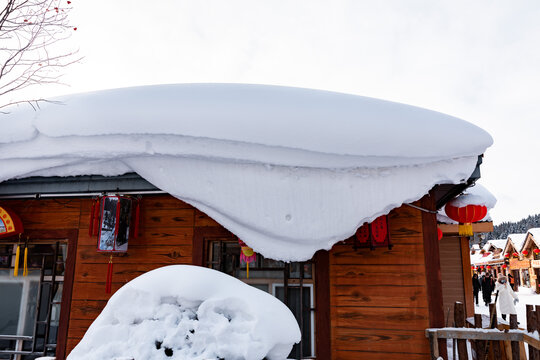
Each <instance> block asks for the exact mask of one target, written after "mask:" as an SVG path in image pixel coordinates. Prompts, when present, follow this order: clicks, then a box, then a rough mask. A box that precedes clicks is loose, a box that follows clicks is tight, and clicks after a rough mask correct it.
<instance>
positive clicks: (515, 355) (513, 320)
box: [510, 314, 519, 360]
mask: <svg viewBox="0 0 540 360" xmlns="http://www.w3.org/2000/svg"><path fill="white" fill-rule="evenodd" d="M517 328H518V321H517V315H515V314H510V329H511V330H512V329H517ZM510 346H511V347H512V360H519V342H517V341H512V342H511V345H510Z"/></svg>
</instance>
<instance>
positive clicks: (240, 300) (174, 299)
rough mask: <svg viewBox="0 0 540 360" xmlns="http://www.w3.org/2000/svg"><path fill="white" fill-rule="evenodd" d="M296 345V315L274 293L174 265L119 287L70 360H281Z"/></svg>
mask: <svg viewBox="0 0 540 360" xmlns="http://www.w3.org/2000/svg"><path fill="white" fill-rule="evenodd" d="M299 341H300V329H299V327H298V323H297V322H296V319H295V318H294V315H293V314H292V313H291V311H290V310H289V309H288V308H287V306H285V304H283V303H282V302H281V301H280V300H278V299H277V298H275V297H274V296H272V295H270V294H268V293H266V292H264V291H261V290H258V289H256V288H254V287H252V286H250V285H247V284H245V283H243V282H242V281H240V280H237V279H235V278H233V277H231V276H229V275H226V274H224V273H221V272H218V271H215V270H211V269H207V268H203V267H198V266H190V265H172V266H166V267H162V268H159V269H156V270H152V271H150V272H148V273H145V274H143V275H141V276H139V277H137V278H135V279H134V280H132V281H130V282H129V283H127V284H126V285H124V286H123V287H122V288H120V290H118V291H117V292H116V293H115V294H114V295H113V296H112V297H111V298H110V300H109V302H108V303H107V305H106V306H105V308H104V309H103V311H102V312H101V314H100V315H99V316H98V317H97V319H96V320H95V321H94V322H93V323H92V325H91V326H90V328H89V329H88V331H87V332H86V334H85V336H84V337H83V339H82V340H81V341H80V342H79V344H78V345H77V346H76V347H75V349H73V351H72V352H71V353H70V354H69V356H68V360H70V359H72V360H101V359H147V360H158V359H160V360H161V359H183V360H184V359H187V360H206V359H246V360H255V359H263V358H266V359H270V360H285V359H286V358H287V355H288V354H289V353H290V351H291V349H292V346H293V344H294V343H297V342H299ZM167 349H168V350H167Z"/></svg>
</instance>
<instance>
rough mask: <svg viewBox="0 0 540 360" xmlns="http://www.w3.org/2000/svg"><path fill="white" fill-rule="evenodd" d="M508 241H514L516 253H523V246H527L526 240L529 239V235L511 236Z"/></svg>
mask: <svg viewBox="0 0 540 360" xmlns="http://www.w3.org/2000/svg"><path fill="white" fill-rule="evenodd" d="M508 239H510V240H511V241H512V244H514V248H515V249H516V251H521V248H523V244H525V240H526V239H527V234H509V235H508Z"/></svg>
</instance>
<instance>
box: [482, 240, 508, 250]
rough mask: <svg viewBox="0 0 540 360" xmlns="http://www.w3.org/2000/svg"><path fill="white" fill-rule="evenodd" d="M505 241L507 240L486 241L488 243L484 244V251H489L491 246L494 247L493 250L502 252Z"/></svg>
mask: <svg viewBox="0 0 540 360" xmlns="http://www.w3.org/2000/svg"><path fill="white" fill-rule="evenodd" d="M507 241H508V239H496V240H488V241H487V242H486V244H485V245H484V249H485V250H489V248H490V247H491V246H493V247H495V248H497V249H501V250H504V248H505V246H506V242H507Z"/></svg>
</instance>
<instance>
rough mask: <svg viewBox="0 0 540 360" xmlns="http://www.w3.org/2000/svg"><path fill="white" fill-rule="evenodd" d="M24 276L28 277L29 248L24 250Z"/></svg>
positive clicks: (26, 247)
mask: <svg viewBox="0 0 540 360" xmlns="http://www.w3.org/2000/svg"><path fill="white" fill-rule="evenodd" d="M23 276H28V246H25V248H24V268H23Z"/></svg>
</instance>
